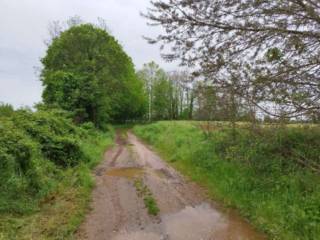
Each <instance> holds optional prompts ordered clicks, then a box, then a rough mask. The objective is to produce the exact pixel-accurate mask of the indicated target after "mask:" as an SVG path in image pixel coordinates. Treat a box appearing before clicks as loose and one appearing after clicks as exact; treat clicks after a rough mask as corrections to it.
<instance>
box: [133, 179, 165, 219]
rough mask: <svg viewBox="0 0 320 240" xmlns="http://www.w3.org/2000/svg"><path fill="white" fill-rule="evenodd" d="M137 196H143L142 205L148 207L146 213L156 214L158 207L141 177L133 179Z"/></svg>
mask: <svg viewBox="0 0 320 240" xmlns="http://www.w3.org/2000/svg"><path fill="white" fill-rule="evenodd" d="M134 186H135V187H136V190H137V193H138V196H139V197H142V198H143V201H144V205H145V206H146V208H147V209H148V213H149V214H150V215H153V216H157V215H158V213H159V211H160V209H159V208H158V206H157V202H156V200H155V199H154V197H153V196H152V193H151V191H150V189H149V188H148V187H147V186H146V185H145V184H144V183H143V181H142V179H136V180H135V181H134Z"/></svg>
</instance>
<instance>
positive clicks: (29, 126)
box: [0, 107, 113, 240]
mask: <svg viewBox="0 0 320 240" xmlns="http://www.w3.org/2000/svg"><path fill="white" fill-rule="evenodd" d="M112 140H113V131H112V129H110V131H108V132H105V133H102V132H100V131H98V130H96V129H95V128H94V127H93V125H92V124H90V123H87V124H84V125H82V126H80V127H79V126H76V125H74V124H73V123H72V121H71V120H70V119H69V118H68V114H67V113H66V112H63V111H59V110H52V111H37V112H31V111H30V110H18V111H14V110H13V109H9V108H7V107H6V108H4V107H2V108H1V107H0V192H1V194H0V239H1V240H2V239H3V240H7V239H9V240H11V239H12V240H14V239H19V240H20V239H68V238H71V237H72V234H73V233H74V231H75V230H76V229H77V227H78V226H79V224H80V222H81V221H82V219H83V216H84V213H85V211H86V209H87V205H88V202H89V199H90V193H91V189H92V187H93V185H94V182H93V179H92V177H91V171H90V169H91V168H92V167H94V166H95V165H96V164H97V163H98V162H99V160H101V157H102V153H103V151H104V150H105V148H106V147H107V146H109V145H111V144H112Z"/></svg>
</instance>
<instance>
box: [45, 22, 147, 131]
mask: <svg viewBox="0 0 320 240" xmlns="http://www.w3.org/2000/svg"><path fill="white" fill-rule="evenodd" d="M42 64H43V70H42V73H41V80H42V83H43V85H44V92H43V100H44V103H45V104H47V105H49V106H58V107H61V108H62V109H64V110H68V111H71V112H72V113H73V114H74V120H75V121H76V122H80V123H81V122H86V121H92V122H93V123H94V124H95V125H96V126H97V127H103V126H104V125H105V123H107V122H108V121H125V120H129V119H134V118H139V117H141V116H142V115H143V114H144V111H145V96H144V93H143V85H142V82H141V81H140V80H139V79H138V78H137V76H136V74H135V70H134V66H133V63H132V60H131V59H130V57H128V55H127V54H126V53H125V52H124V51H123V49H122V47H121V46H120V45H119V43H118V42H117V41H116V40H115V38H114V37H112V36H111V35H110V34H108V33H107V32H106V31H105V30H104V29H101V28H99V27H97V26H94V25H92V24H80V25H74V26H72V27H71V28H69V29H67V30H65V31H64V32H61V33H60V34H59V35H58V36H56V37H55V38H53V40H52V43H51V45H50V46H49V47H48V50H47V54H46V56H45V57H44V58H43V59H42Z"/></svg>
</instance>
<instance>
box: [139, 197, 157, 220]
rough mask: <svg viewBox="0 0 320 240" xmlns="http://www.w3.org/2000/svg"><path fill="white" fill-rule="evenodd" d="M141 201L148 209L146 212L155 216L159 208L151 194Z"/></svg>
mask: <svg viewBox="0 0 320 240" xmlns="http://www.w3.org/2000/svg"><path fill="white" fill-rule="evenodd" d="M143 201H144V204H145V206H146V208H147V209H148V213H149V214H150V215H153V216H157V215H158V213H159V211H160V210H159V208H158V206H157V202H156V200H155V199H154V198H153V197H152V196H146V197H145V198H144V199H143Z"/></svg>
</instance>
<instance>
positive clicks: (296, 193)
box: [134, 122, 320, 240]
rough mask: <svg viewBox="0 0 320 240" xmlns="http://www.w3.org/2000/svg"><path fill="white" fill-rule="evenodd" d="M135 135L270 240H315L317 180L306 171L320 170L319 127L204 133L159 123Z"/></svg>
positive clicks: (319, 205)
mask: <svg viewBox="0 0 320 240" xmlns="http://www.w3.org/2000/svg"><path fill="white" fill-rule="evenodd" d="M134 132H135V133H136V134H137V135H138V136H139V137H141V138H142V139H144V140H146V141H147V142H149V143H150V144H151V145H153V146H154V147H155V148H156V149H157V150H158V151H159V152H160V153H161V154H162V155H163V156H164V158H165V159H166V160H168V161H169V162H170V163H171V164H172V165H173V166H175V167H176V168H177V169H179V170H180V171H181V172H183V173H184V174H186V175H188V176H190V177H191V178H192V179H193V180H195V181H196V182H198V183H200V184H201V185H203V186H205V187H206V188H207V189H208V190H209V193H210V195H211V196H212V198H214V199H216V200H219V201H221V202H223V203H224V204H225V205H226V206H228V207H235V208H237V209H238V210H239V211H240V213H241V214H242V215H243V216H244V217H246V218H248V219H249V220H250V221H251V222H252V223H253V224H254V225H255V226H256V227H257V228H259V229H261V230H263V231H265V232H266V233H267V234H268V235H269V236H270V239H279V240H280V239H281V240H302V239H303V240H317V239H320V178H319V175H318V174H317V173H314V172H313V171H312V170H311V169H312V168H309V167H306V166H317V165H319V164H320V159H319V156H320V149H319V145H320V130H319V128H318V127H315V126H313V127H312V128H308V127H295V128H283V129H276V128H261V129H256V131H255V132H253V131H251V130H248V129H245V128H239V129H237V130H236V131H235V132H234V131H231V130H230V129H228V128H226V127H222V128H214V130H212V131H210V132H206V133H204V132H203V131H202V130H201V129H200V128H199V127H198V126H197V125H196V124H195V123H189V122H181V123H180V122H158V123H153V124H150V125H144V126H136V127H135V128H134ZM301 161H303V162H304V164H301Z"/></svg>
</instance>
